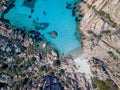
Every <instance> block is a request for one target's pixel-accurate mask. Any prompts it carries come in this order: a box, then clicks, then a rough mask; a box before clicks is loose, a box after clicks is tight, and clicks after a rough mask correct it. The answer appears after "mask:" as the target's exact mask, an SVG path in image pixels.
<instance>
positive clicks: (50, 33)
mask: <svg viewBox="0 0 120 90" xmlns="http://www.w3.org/2000/svg"><path fill="white" fill-rule="evenodd" d="M48 34H49V35H50V36H51V37H52V38H56V37H57V36H58V33H57V32H56V31H51V32H49V33H48Z"/></svg>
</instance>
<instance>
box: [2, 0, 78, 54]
mask: <svg viewBox="0 0 120 90" xmlns="http://www.w3.org/2000/svg"><path fill="white" fill-rule="evenodd" d="M77 1H80V0H36V2H35V4H34V12H33V13H31V8H29V7H26V6H23V2H24V0H16V1H15V7H14V8H12V9H11V10H10V11H9V12H8V13H7V14H5V16H4V18H5V19H8V20H10V23H11V24H12V25H13V26H16V27H19V28H25V29H26V30H35V26H34V23H33V21H37V22H47V23H49V26H48V27H47V28H46V29H45V30H38V31H39V32H40V33H42V34H43V35H44V37H45V38H46V39H47V40H48V41H49V42H51V43H53V44H54V45H55V46H56V47H57V49H58V50H59V51H60V52H61V53H63V54H64V55H67V54H69V53H70V52H72V51H74V50H75V49H76V48H79V47H80V40H78V39H77V37H76V36H75V33H76V32H77V24H76V22H75V17H73V16H72V10H69V9H66V2H69V3H72V4H74V3H75V2H77ZM29 16H31V18H29ZM51 31H56V32H57V34H58V35H57V37H56V38H53V37H51V36H50V35H49V34H48V33H49V32H51Z"/></svg>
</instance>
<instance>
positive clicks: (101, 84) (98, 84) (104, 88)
mask: <svg viewBox="0 0 120 90" xmlns="http://www.w3.org/2000/svg"><path fill="white" fill-rule="evenodd" d="M92 86H93V89H96V88H98V89H99V90H118V87H117V86H116V85H115V84H114V82H113V81H111V80H109V79H107V80H105V81H102V80H99V79H97V78H93V79H92Z"/></svg>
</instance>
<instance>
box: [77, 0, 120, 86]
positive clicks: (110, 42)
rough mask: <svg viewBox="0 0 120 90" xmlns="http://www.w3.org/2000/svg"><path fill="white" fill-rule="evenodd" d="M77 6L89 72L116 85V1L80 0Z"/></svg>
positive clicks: (119, 36) (119, 10)
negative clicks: (78, 7)
mask: <svg viewBox="0 0 120 90" xmlns="http://www.w3.org/2000/svg"><path fill="white" fill-rule="evenodd" d="M79 6H80V13H79V14H80V15H81V14H82V15H83V18H82V20H81V22H80V24H79V29H80V31H81V33H82V35H81V37H82V39H83V41H82V45H83V50H84V52H85V53H86V54H87V55H88V57H90V60H89V64H90V66H91V71H92V73H93V76H95V77H98V78H99V79H101V80H106V79H108V78H109V79H111V80H113V81H114V83H115V84H116V85H117V86H118V87H119V88H120V80H119V78H120V74H119V73H120V1H119V0H84V2H82V3H80V4H79Z"/></svg>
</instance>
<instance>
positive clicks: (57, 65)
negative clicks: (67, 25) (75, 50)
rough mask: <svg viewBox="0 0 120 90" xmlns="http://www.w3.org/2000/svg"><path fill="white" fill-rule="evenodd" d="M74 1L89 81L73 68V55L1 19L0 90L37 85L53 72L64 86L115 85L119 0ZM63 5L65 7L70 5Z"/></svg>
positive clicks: (86, 89) (82, 89) (101, 88)
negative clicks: (64, 53)
mask: <svg viewBox="0 0 120 90" xmlns="http://www.w3.org/2000/svg"><path fill="white" fill-rule="evenodd" d="M6 1H7V0H2V3H3V2H6ZM77 5H78V8H79V9H77V10H79V12H78V13H77V15H78V16H79V17H81V16H82V20H81V22H80V23H79V17H78V18H76V21H78V23H79V26H78V28H79V30H80V34H81V38H82V39H83V40H82V49H83V52H82V53H84V54H85V55H86V56H87V59H88V63H89V66H90V69H91V73H92V76H91V83H92V86H91V83H90V82H89V81H88V80H87V79H86V76H85V73H81V72H78V67H77V66H76V64H75V61H74V59H73V57H71V56H69V57H64V58H63V57H61V56H60V55H59V52H58V51H57V50H55V49H54V48H52V46H50V45H49V44H47V42H46V41H45V40H44V39H43V38H42V36H41V37H39V36H40V33H38V32H37V31H36V32H35V31H32V30H31V31H30V32H25V30H21V29H17V28H13V27H11V26H10V25H9V24H6V23H4V22H0V39H1V41H0V89H3V90H6V89H7V90H21V89H22V90H25V89H28V90H34V89H35V90H39V89H40V87H41V85H43V83H41V82H42V81H41V80H42V77H43V76H46V75H52V74H54V75H55V76H56V77H57V78H58V79H59V81H60V83H61V85H62V86H63V87H64V90H119V88H120V80H119V77H120V74H119V73H120V71H119V70H120V41H119V40H120V31H119V30H120V17H119V16H120V11H119V10H120V9H119V6H120V1H119V0H84V1H83V2H80V3H79V4H77ZM111 5H112V6H113V7H111ZM67 8H68V9H70V5H69V4H68V6H67ZM0 10H3V9H0ZM4 10H5V9H4ZM116 11H117V12H116ZM73 15H74V12H73ZM28 33H29V34H28ZM53 35H54V33H53ZM55 36H56V35H55ZM38 40H39V41H38ZM36 41H38V42H36ZM41 47H42V48H43V49H45V48H46V49H45V51H44V50H43V49H41Z"/></svg>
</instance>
